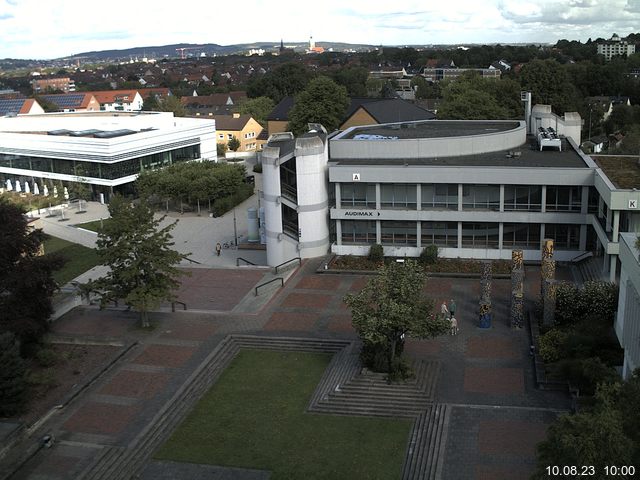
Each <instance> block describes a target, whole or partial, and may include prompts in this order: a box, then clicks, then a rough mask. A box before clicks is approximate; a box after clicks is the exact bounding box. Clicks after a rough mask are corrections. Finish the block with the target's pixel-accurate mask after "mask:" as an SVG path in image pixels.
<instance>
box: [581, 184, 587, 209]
mask: <svg viewBox="0 0 640 480" xmlns="http://www.w3.org/2000/svg"><path fill="white" fill-rule="evenodd" d="M580 213H582V214H583V215H585V214H587V213H589V187H588V186H584V187H582V202H581V203H580Z"/></svg>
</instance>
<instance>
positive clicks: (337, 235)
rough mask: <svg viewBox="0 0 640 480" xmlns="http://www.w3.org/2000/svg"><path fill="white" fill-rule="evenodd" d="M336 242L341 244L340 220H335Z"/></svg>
mask: <svg viewBox="0 0 640 480" xmlns="http://www.w3.org/2000/svg"><path fill="white" fill-rule="evenodd" d="M336 243H337V244H338V245H342V220H336Z"/></svg>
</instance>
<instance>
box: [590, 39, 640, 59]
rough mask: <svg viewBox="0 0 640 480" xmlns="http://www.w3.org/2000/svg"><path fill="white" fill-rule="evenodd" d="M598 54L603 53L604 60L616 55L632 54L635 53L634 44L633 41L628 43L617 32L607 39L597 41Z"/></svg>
mask: <svg viewBox="0 0 640 480" xmlns="http://www.w3.org/2000/svg"><path fill="white" fill-rule="evenodd" d="M597 47H598V55H603V56H604V58H605V60H607V61H609V60H611V57H615V56H618V55H626V56H629V55H633V54H634V53H636V46H635V44H633V43H629V42H627V41H626V40H623V39H621V38H620V37H619V36H618V35H617V34H615V33H614V34H613V36H612V37H611V38H610V39H609V40H605V41H604V42H602V43H598V45H597Z"/></svg>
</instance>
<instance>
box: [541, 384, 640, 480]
mask: <svg viewBox="0 0 640 480" xmlns="http://www.w3.org/2000/svg"><path fill="white" fill-rule="evenodd" d="M632 382H633V384H632V385H631V386H630V387H626V386H624V385H621V384H619V383H613V384H609V385H604V384H603V385H601V386H600V387H599V388H598V391H597V393H596V404H595V407H594V408H593V409H591V410H586V411H584V412H580V413H578V414H565V415H562V416H560V417H559V418H558V419H557V420H556V422H555V423H554V424H553V425H551V427H549V430H548V433H547V439H546V440H545V441H543V442H541V443H540V444H539V445H538V470H537V472H536V474H535V475H534V476H533V477H532V478H533V479H534V480H537V479H540V480H542V479H546V478H549V475H548V472H547V466H549V465H559V466H563V465H589V466H593V467H594V468H595V471H596V472H598V475H601V474H603V472H604V467H605V466H607V465H634V464H635V465H637V464H638V457H637V454H638V444H637V443H636V444H635V445H634V439H635V441H636V442H637V439H638V433H637V430H636V431H635V432H631V434H632V435H633V438H632V437H630V436H629V434H628V432H629V428H628V427H627V418H626V417H625V416H624V414H625V413H629V412H628V408H627V409H626V410H624V411H623V410H621V406H622V405H623V403H624V402H625V401H629V404H628V407H631V408H633V409H634V411H635V412H636V413H632V416H634V418H635V419H637V417H638V415H637V411H638V407H639V406H640V405H639V401H638V397H632V398H629V397H628V393H634V392H635V393H637V391H638V388H637V379H632ZM627 383H628V382H627ZM626 388H628V390H627V395H626V396H623V395H621V392H622V391H624V390H625V389H626ZM597 478H601V477H597Z"/></svg>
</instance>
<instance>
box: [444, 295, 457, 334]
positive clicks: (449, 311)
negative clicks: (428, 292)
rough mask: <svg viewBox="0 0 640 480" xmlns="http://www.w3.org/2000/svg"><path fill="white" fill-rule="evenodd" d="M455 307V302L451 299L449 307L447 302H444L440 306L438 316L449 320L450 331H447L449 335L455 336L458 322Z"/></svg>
mask: <svg viewBox="0 0 640 480" xmlns="http://www.w3.org/2000/svg"><path fill="white" fill-rule="evenodd" d="M457 308H458V307H457V305H456V302H455V300H454V299H453V298H452V299H451V300H450V301H449V305H447V301H446V300H444V301H443V302H442V305H441V306H440V314H441V315H442V316H443V317H444V318H447V319H448V320H449V324H450V329H449V334H450V335H457V334H458V331H459V330H458V320H457V319H456V317H455V314H456V310H457Z"/></svg>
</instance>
